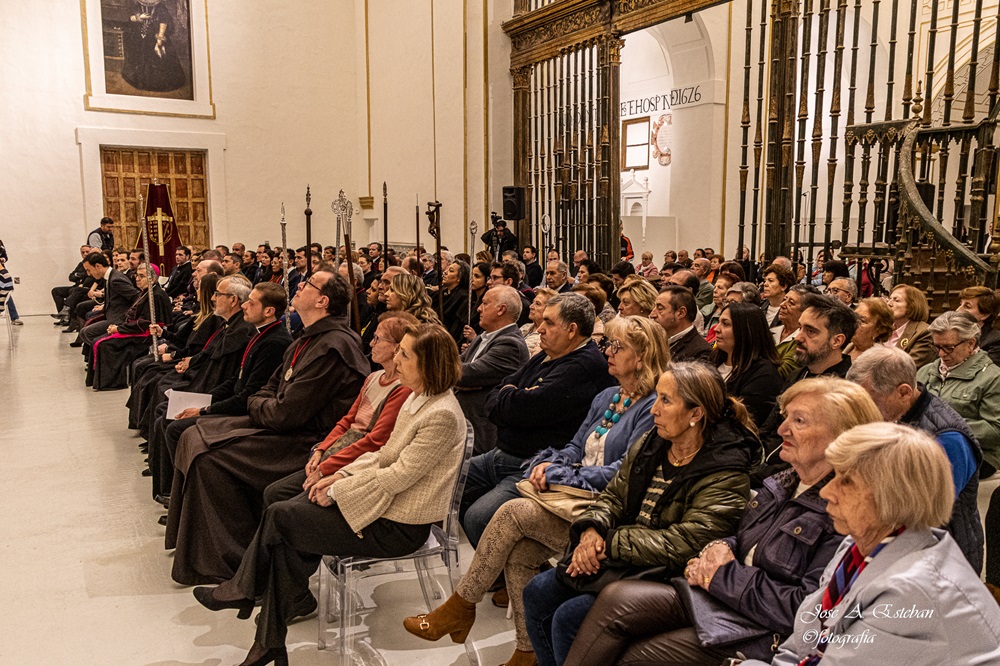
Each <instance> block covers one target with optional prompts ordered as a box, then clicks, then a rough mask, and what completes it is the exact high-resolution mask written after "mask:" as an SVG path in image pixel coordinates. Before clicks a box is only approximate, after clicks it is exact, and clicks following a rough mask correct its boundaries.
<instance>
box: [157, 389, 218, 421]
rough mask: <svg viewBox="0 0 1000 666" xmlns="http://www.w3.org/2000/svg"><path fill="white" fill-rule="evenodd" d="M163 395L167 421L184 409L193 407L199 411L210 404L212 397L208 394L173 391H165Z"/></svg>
mask: <svg viewBox="0 0 1000 666" xmlns="http://www.w3.org/2000/svg"><path fill="white" fill-rule="evenodd" d="M164 395H166V396H167V398H168V400H169V401H168V402H167V420H168V421H173V420H174V418H175V417H176V416H177V415H178V414H180V413H181V412H183V411H184V410H185V409H190V408H192V407H195V408H197V409H201V408H202V407H208V406H209V405H211V404H212V396H211V394H209V393H190V392H188V391H175V390H174V389H167V390H166V392H165V393H164Z"/></svg>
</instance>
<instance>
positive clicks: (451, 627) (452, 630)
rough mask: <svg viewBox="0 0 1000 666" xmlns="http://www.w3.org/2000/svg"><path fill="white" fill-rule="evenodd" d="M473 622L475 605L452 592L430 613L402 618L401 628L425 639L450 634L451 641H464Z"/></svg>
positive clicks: (433, 639)
mask: <svg viewBox="0 0 1000 666" xmlns="http://www.w3.org/2000/svg"><path fill="white" fill-rule="evenodd" d="M475 622H476V605H475V604H473V603H469V602H468V601H466V600H465V599H463V598H462V597H460V596H458V595H457V594H453V595H451V596H450V597H448V600H447V601H445V602H444V603H443V604H441V606H439V607H438V608H437V609H435V610H434V611H432V612H431V613H428V614H427V615H417V616H416V617H408V618H406V619H405V620H403V628H404V629H406V630H407V631H408V632H410V633H411V634H413V635H414V636H418V637H420V638H423V639H424V640H425V641H436V640H438V639H440V638H441V637H442V636H444V635H445V634H450V635H451V640H452V641H454V642H456V643H464V642H465V639H466V638H468V637H469V631H470V630H471V629H472V625H473V624H474V623H475ZM532 654H534V653H532Z"/></svg>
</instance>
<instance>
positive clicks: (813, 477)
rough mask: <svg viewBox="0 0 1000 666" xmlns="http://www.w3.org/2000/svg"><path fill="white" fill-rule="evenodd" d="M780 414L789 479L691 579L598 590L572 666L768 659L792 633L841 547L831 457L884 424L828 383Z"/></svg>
mask: <svg viewBox="0 0 1000 666" xmlns="http://www.w3.org/2000/svg"><path fill="white" fill-rule="evenodd" d="M745 307H748V308H753V307H754V306H751V305H746V306H745ZM754 309H755V310H756V312H757V316H758V317H760V321H761V324H762V325H763V326H762V328H766V322H765V321H764V314H763V313H762V312H761V311H760V309H759V308H754ZM781 404H782V412H783V413H784V414H785V421H784V422H783V423H782V425H781V430H782V432H783V433H784V435H785V441H784V443H783V444H782V447H781V457H782V459H784V460H785V461H786V462H788V463H789V464H790V465H791V469H790V470H788V471H784V472H780V473H778V474H776V475H775V476H771V477H769V478H767V479H765V481H764V487H763V488H762V489H761V490H760V492H758V493H757V495H756V496H755V497H754V498H753V501H752V502H751V503H750V507H749V509H748V510H747V512H746V513H745V514H743V518H742V520H740V524H739V526H738V527H737V528H736V532H735V534H734V535H733V536H729V537H727V538H725V539H720V540H717V541H714V542H713V543H711V544H709V545H708V546H706V547H705V548H703V549H702V550H701V552H700V553H699V554H698V556H697V557H695V558H693V559H691V560H690V561H688V563H687V566H686V567H685V569H684V579H683V580H682V579H679V578H678V579H674V581H673V582H672V583H670V584H665V583H659V582H653V581H631V580H625V581H618V582H616V583H612V584H611V585H609V586H608V587H607V588H605V589H604V590H602V591H601V593H600V595H599V596H598V597H597V601H596V603H595V604H594V607H593V608H592V609H591V610H590V612H589V613H588V614H587V618H586V619H585V620H584V623H583V625H582V626H581V627H580V631H579V634H578V637H577V639H576V640H575V641H574V643H573V647H572V649H570V652H569V655H568V656H567V658H566V663H567V664H573V665H574V666H579V665H582V664H594V665H595V666H596V665H599V664H601V665H602V664H616V663H635V662H636V661H640V660H641V661H645V662H646V663H651V662H652V663H663V664H690V665H692V666H694V665H696V664H701V665H704V666H717V665H718V664H720V663H722V662H723V661H724V660H725V659H726V658H728V657H735V656H736V654H737V652H739V653H742V654H744V655H746V656H749V657H752V658H759V659H770V658H771V655H772V654H773V647H774V646H775V643H776V642H777V641H780V640H781V637H787V636H788V635H789V634H791V632H792V626H793V625H794V623H795V614H796V613H797V611H798V608H799V605H800V604H801V603H802V600H803V599H804V598H805V596H806V595H807V594H811V593H812V592H813V591H814V590H816V588H817V587H818V586H819V577H820V574H822V573H823V570H824V569H825V568H826V565H827V563H828V562H829V561H830V558H831V557H832V556H833V553H834V551H836V550H837V547H838V546H839V545H840V542H841V541H842V540H843V537H842V536H841V535H839V534H837V532H836V531H835V530H834V527H833V521H832V520H831V519H830V517H829V516H828V515H827V514H826V501H825V500H824V499H823V498H822V497H820V491H822V489H823V488H824V487H825V486H826V484H827V483H828V482H829V481H830V480H831V479H832V478H833V467H832V466H831V465H830V463H829V462H827V460H826V458H825V456H824V453H825V451H826V449H827V447H828V446H829V445H830V443H831V442H832V441H833V440H834V439H836V437H837V436H838V435H840V434H841V433H842V432H845V431H847V430H849V429H851V428H853V427H854V426H856V425H861V424H863V423H871V422H873V421H877V420H879V418H880V415H879V413H878V410H876V409H875V405H874V404H872V400H871V398H869V397H868V395H866V394H865V392H864V391H862V390H859V388H858V387H857V386H855V385H853V384H851V383H850V382H846V381H844V380H842V379H830V378H826V377H824V378H816V379H808V380H804V381H801V382H799V383H798V384H796V385H795V386H793V387H791V388H790V389H789V390H788V391H787V392H786V393H785V394H784V395H782V396H781ZM622 617H625V618H628V619H627V621H625V622H621V621H618V619H619V618H622ZM775 635H778V638H776V637H775ZM639 655H642V657H641V658H640V656H639Z"/></svg>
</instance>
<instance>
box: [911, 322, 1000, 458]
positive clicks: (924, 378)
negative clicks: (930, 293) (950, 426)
mask: <svg viewBox="0 0 1000 666" xmlns="http://www.w3.org/2000/svg"><path fill="white" fill-rule="evenodd" d="M928 330H929V331H930V334H931V338H932V339H933V340H934V347H935V348H936V349H937V354H938V360H936V361H934V362H932V363H928V364H927V365H925V366H923V367H922V368H920V369H919V370H917V381H918V382H920V383H921V384H923V385H924V386H925V387H926V388H927V390H928V391H930V392H931V393H933V394H934V395H936V396H938V397H939V398H941V399H942V400H944V401H945V402H947V403H948V404H949V405H951V406H952V407H953V408H954V409H955V411H956V412H958V413H959V414H961V415H962V417H963V418H964V419H965V420H966V421H967V422H968V424H969V427H970V428H971V429H972V432H973V434H975V435H976V439H978V440H979V445H980V446H981V447H982V449H983V466H982V469H981V470H980V478H986V477H988V476H992V475H993V473H994V472H996V470H997V468H1000V368H997V367H996V366H995V365H994V364H993V361H991V360H990V357H989V356H988V355H987V354H986V352H984V351H982V350H980V349H979V335H980V328H979V322H978V321H976V319H975V317H973V316H972V315H970V314H968V313H966V312H955V311H949V312H945V313H944V314H943V315H941V316H940V317H938V318H937V319H935V320H934V321H933V322H932V323H931V325H930V328H929V329H928Z"/></svg>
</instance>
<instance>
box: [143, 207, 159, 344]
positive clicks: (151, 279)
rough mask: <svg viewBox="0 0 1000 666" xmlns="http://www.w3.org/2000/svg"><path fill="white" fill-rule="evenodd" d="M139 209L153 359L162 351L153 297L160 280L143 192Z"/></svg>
mask: <svg viewBox="0 0 1000 666" xmlns="http://www.w3.org/2000/svg"><path fill="white" fill-rule="evenodd" d="M139 210H140V211H142V254H143V256H144V257H146V294H147V296H149V337H150V340H151V341H152V345H153V360H154V361H159V360H160V351H159V350H158V349H157V339H156V329H155V328H154V327H153V324H156V323H157V322H156V301H155V300H154V298H153V285H155V284H156V283H157V282H158V280H157V278H156V274H155V273H153V264H152V262H150V260H149V229H147V228H146V226H147V224H148V223H147V222H146V200H145V199H143V197H142V192H140V193H139Z"/></svg>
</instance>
